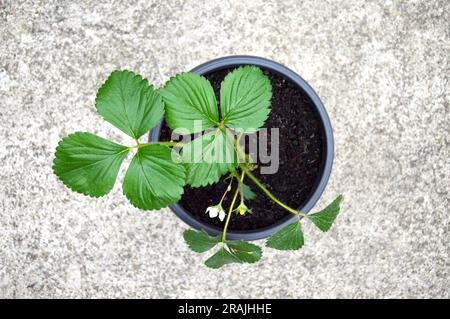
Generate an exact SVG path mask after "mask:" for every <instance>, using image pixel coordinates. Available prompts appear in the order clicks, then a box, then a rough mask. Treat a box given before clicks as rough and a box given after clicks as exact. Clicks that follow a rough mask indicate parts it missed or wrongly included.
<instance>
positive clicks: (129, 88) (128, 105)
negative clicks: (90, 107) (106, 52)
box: [95, 71, 164, 139]
mask: <svg viewBox="0 0 450 319" xmlns="http://www.w3.org/2000/svg"><path fill="white" fill-rule="evenodd" d="M95 104H96V107H97V111H98V113H100V115H101V116H102V117H103V118H104V119H105V120H106V121H108V122H109V123H111V124H112V125H114V126H115V127H117V128H118V129H120V130H121V131H123V132H124V133H125V134H128V135H129V136H131V137H133V138H134V139H138V138H139V137H141V136H142V135H143V134H145V133H146V132H147V131H148V130H150V129H151V128H153V127H154V126H156V124H158V122H159V120H160V119H161V117H162V116H163V115H164V104H163V101H162V98H161V96H160V95H159V93H158V92H157V91H156V90H155V89H154V88H153V86H151V85H149V84H148V81H147V80H145V79H142V77H141V76H140V75H136V74H134V73H133V72H130V71H114V72H113V73H111V75H110V76H109V78H108V79H107V80H106V82H105V83H104V84H103V85H102V87H101V88H100V89H99V90H98V93H97V98H96V100H95Z"/></svg>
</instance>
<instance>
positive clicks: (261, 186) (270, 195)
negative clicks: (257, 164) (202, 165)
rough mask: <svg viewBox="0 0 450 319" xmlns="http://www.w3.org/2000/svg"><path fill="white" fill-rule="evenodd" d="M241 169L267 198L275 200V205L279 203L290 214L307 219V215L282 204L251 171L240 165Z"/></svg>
mask: <svg viewBox="0 0 450 319" xmlns="http://www.w3.org/2000/svg"><path fill="white" fill-rule="evenodd" d="M239 166H240V167H241V169H242V170H243V171H244V172H245V174H247V175H248V177H250V179H251V180H252V181H253V182H254V183H255V184H256V185H257V186H258V187H259V188H261V189H262V190H263V192H264V193H266V195H267V196H269V198H270V199H271V200H273V201H274V202H275V203H277V204H278V205H280V206H281V207H283V208H284V209H286V210H288V211H289V212H291V213H292V214H295V215H297V216H303V217H305V216H306V214H303V213H300V212H299V211H297V210H296V209H294V208H292V207H289V206H288V205H286V204H284V203H282V202H281V201H280V200H279V199H278V198H276V197H275V196H274V195H273V194H272V193H271V192H270V191H269V190H268V189H267V188H266V187H265V186H264V185H263V184H262V183H261V182H260V181H259V180H258V179H257V178H256V177H255V176H254V175H253V174H252V173H251V172H250V170H249V169H248V168H247V167H246V166H245V165H242V164H240V165H239Z"/></svg>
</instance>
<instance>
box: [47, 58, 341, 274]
mask: <svg viewBox="0 0 450 319" xmlns="http://www.w3.org/2000/svg"><path fill="white" fill-rule="evenodd" d="M202 75H205V76H206V77H208V78H209V79H210V80H211V82H210V81H209V80H208V79H207V78H206V77H204V76H202ZM211 83H212V84H211ZM298 103H300V104H302V105H303V107H298V105H297V104H298ZM96 108H97V111H98V112H99V114H100V115H101V116H102V117H103V118H104V119H105V120H106V121H108V122H110V123H111V124H113V125H114V126H116V127H117V128H119V129H120V130H121V131H123V132H124V133H125V134H127V135H129V136H131V137H132V138H133V139H134V140H135V144H134V145H131V146H123V145H120V144H117V143H114V142H112V141H108V140H105V139H103V138H101V137H99V136H96V135H93V134H90V133H84V132H77V133H74V134H71V135H69V136H67V137H65V138H63V139H62V140H61V141H60V142H59V144H58V147H57V149H56V153H55V160H54V164H53V170H54V172H55V174H56V175H57V176H58V177H59V178H60V180H61V181H62V182H63V183H64V184H65V185H66V186H68V187H69V188H71V189H72V190H74V191H76V192H79V193H83V194H85V195H89V196H93V197H99V196H103V195H105V194H107V193H108V192H109V191H110V190H111V189H112V187H113V185H114V182H115V180H116V177H117V173H118V171H119V168H120V166H121V164H122V162H123V160H124V159H125V157H126V156H127V155H128V153H130V152H134V156H133V159H132V161H131V163H130V166H129V167H128V169H127V172H126V174H125V178H124V182H123V192H124V194H125V196H126V197H127V198H128V199H129V201H130V202H131V203H132V204H133V205H134V206H135V207H138V208H140V209H144V210H157V209H160V208H163V207H167V206H168V205H171V208H172V209H173V210H174V212H175V213H176V214H177V215H178V216H179V217H181V218H182V219H183V220H184V221H186V222H187V223H188V224H189V225H191V226H192V227H193V228H194V229H196V230H193V229H189V230H186V231H185V232H184V239H185V241H186V242H187V244H188V246H189V247H190V248H191V249H192V250H193V251H195V252H199V253H203V252H207V251H210V250H214V252H213V253H212V255H211V256H210V257H209V258H208V259H207V260H206V262H205V264H206V265H207V266H208V267H211V268H219V267H221V266H223V265H225V264H228V263H254V262H256V261H258V260H259V259H260V258H261V256H262V250H261V248H260V247H259V246H257V245H256V244H254V243H250V242H248V240H254V239H260V238H264V237H269V236H270V237H269V238H268V239H267V241H266V246H268V247H270V248H274V249H280V250H292V249H299V248H301V247H302V246H303V243H304V239H303V232H302V229H301V222H303V220H309V221H310V222H312V223H313V224H315V225H316V226H317V227H318V228H319V229H320V230H322V231H327V230H328V229H329V228H330V227H331V225H332V223H333V222H334V220H335V218H336V216H337V214H338V213H339V205H340V202H341V200H342V196H338V197H337V198H336V199H335V200H334V201H333V202H332V203H331V204H330V205H329V206H327V207H326V208H325V209H323V210H321V211H319V212H317V213H314V214H307V213H308V211H309V210H310V209H311V208H312V206H314V204H315V203H316V202H317V200H318V199H319V197H320V195H321V193H322V191H323V189H324V187H325V185H326V182H327V180H328V177H329V174H330V171H331V164H332V159H333V138H332V132H331V126H330V123H329V120H328V117H327V115H326V112H325V109H324V107H323V105H322V103H321V102H320V100H319V98H318V97H317V95H316V94H315V93H314V91H313V90H312V88H311V87H309V85H308V84H306V82H305V81H304V80H302V79H301V78H300V77H299V76H298V75H296V74H295V73H294V72H292V71H290V70H289V69H287V68H285V67H283V66H281V65H279V64H276V63H274V62H272V61H268V60H265V59H261V58H256V57H245V56H236V57H229V58H223V59H219V60H214V61H211V62H209V63H207V64H204V65H202V66H200V67H198V68H196V69H194V70H193V72H187V73H181V74H178V75H176V76H174V77H172V78H171V79H170V80H169V81H168V82H167V83H166V84H165V85H164V86H163V87H162V88H160V89H159V90H156V89H154V88H153V86H152V85H150V84H149V83H148V81H147V80H145V79H143V78H142V77H141V76H139V75H136V74H134V73H132V72H130V71H114V72H113V73H112V74H111V75H110V76H109V78H108V79H107V80H106V82H105V83H104V84H103V85H102V86H101V88H100V89H99V91H98V93H97V98H96ZM274 110H276V112H274ZM296 112H300V113H296ZM286 113H287V114H286ZM271 114H275V118H272V115H271ZM281 115H283V116H281ZM162 119H163V121H162ZM290 120H292V121H293V122H292V123H294V124H292V123H289V121H290ZM267 123H270V127H272V128H274V127H275V126H281V127H282V132H281V133H280V139H279V140H280V143H279V147H280V151H281V152H282V156H280V159H281V160H280V165H279V166H280V167H281V170H282V169H283V167H284V168H286V167H287V169H285V171H284V172H283V174H282V175H278V178H277V174H278V170H276V172H275V173H274V174H267V176H270V178H269V179H272V180H274V182H275V184H277V185H278V186H279V188H282V191H281V192H278V191H277V189H272V186H271V185H269V184H268V183H267V182H268V177H267V176H263V175H262V174H261V172H260V170H262V167H261V166H262V165H261V161H260V160H259V159H258V157H257V156H256V158H255V156H253V155H254V154H251V152H250V151H249V150H247V149H246V147H245V144H243V143H242V141H243V139H244V138H245V137H246V136H247V135H251V136H255V134H256V139H255V140H256V141H259V143H258V145H261V143H260V142H261V141H263V140H266V136H263V135H261V134H260V135H258V134H257V133H261V128H262V127H263V126H264V125H265V124H266V126H267ZM150 129H153V130H152V131H151V133H150V141H149V142H146V143H142V142H141V141H140V138H141V137H142V136H144V134H145V133H147V132H148V131H149V130H150ZM169 129H170V130H172V131H173V132H175V133H177V134H179V135H181V136H183V137H184V138H183V139H182V140H181V141H174V139H173V136H169V135H168V132H169ZM161 132H163V135H164V132H166V133H165V134H166V136H165V138H166V140H164V138H163V137H164V136H162V135H161ZM268 134H269V135H271V133H268ZM286 134H288V135H286ZM160 137H161V138H160ZM299 140H300V142H304V143H299ZM291 144H292V145H291ZM286 156H287V157H288V158H287V159H286V158H284V157H286ZM289 157H290V158H289ZM302 159H304V160H302ZM286 172H287V173H286ZM280 176H281V178H280ZM302 176H303V178H302ZM283 179H284V180H283ZM290 180H292V183H290ZM299 185H300V189H298V186H299ZM185 189H186V190H187V191H186V194H185V195H184V196H183V199H182V195H183V193H184V191H185ZM278 193H279V194H282V196H283V197H284V198H285V199H286V200H287V201H291V202H292V200H291V197H292V199H293V200H300V202H294V204H297V206H296V207H298V206H300V205H301V207H300V209H296V208H293V207H292V204H288V203H286V201H283V200H282V199H281V198H278V197H279V196H278ZM186 195H188V196H186ZM208 196H209V197H208ZM181 199H182V205H177V204H176V203H178V202H179V201H180V200H181ZM189 203H193V205H189ZM202 205H203V206H202ZM204 205H207V206H204ZM186 206H190V208H191V209H190V210H188V209H185V208H186ZM199 207H202V208H201V209H199ZM274 207H276V208H274ZM278 207H279V209H280V210H281V215H280V211H279V210H278ZM268 208H269V209H272V210H273V211H274V212H275V211H277V212H278V213H277V214H275V213H274V214H272V211H266V210H267V209H268ZM200 210H201V211H200ZM286 214H289V216H286ZM240 220H242V221H244V222H243V224H245V225H247V226H248V225H249V226H248V227H247V226H245V227H244V228H242V227H243V226H240V224H239V221H240ZM252 223H253V224H252ZM230 225H232V226H230ZM233 225H234V226H233ZM261 225H262V226H261ZM233 227H234V228H235V230H233V229H231V230H230V229H229V228H233Z"/></svg>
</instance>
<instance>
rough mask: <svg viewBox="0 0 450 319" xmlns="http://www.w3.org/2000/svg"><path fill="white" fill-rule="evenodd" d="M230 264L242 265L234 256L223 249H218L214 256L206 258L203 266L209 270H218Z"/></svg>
mask: <svg viewBox="0 0 450 319" xmlns="http://www.w3.org/2000/svg"><path fill="white" fill-rule="evenodd" d="M231 263H239V264H240V263H242V261H240V260H239V259H238V258H237V257H236V256H234V255H233V254H231V253H230V252H229V251H228V250H226V249H225V248H224V247H222V248H220V249H219V250H218V251H217V252H216V253H215V254H214V255H212V256H211V257H209V258H208V260H206V261H205V265H206V266H208V267H209V268H214V269H217V268H220V267H222V266H223V265H226V264H231Z"/></svg>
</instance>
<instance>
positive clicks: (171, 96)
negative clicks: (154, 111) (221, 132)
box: [160, 73, 219, 135]
mask: <svg viewBox="0 0 450 319" xmlns="http://www.w3.org/2000/svg"><path fill="white" fill-rule="evenodd" d="M160 93H161V95H162V97H163V100H164V103H165V106H166V116H165V120H166V122H167V125H168V126H169V127H170V128H171V129H172V130H174V131H175V132H176V133H180V134H184V135H185V134H188V133H197V132H202V131H204V130H206V129H208V128H212V127H215V126H216V125H217V124H218V123H219V111H218V109H217V101H216V96H215V94H214V90H213V88H212V86H211V84H210V83H209V81H208V80H207V79H205V78H204V77H202V76H200V75H198V74H195V73H181V74H178V75H177V76H175V77H173V78H171V79H170V80H169V81H168V82H167V83H166V84H165V86H164V87H163V88H161V89H160Z"/></svg>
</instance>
